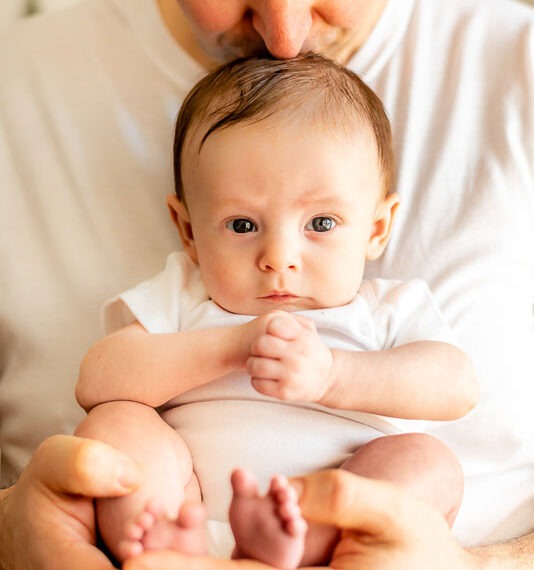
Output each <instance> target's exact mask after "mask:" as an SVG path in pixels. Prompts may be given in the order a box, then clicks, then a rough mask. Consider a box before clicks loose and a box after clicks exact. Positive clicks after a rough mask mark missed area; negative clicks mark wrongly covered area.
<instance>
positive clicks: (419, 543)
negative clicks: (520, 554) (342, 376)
mask: <svg viewBox="0 0 534 570" xmlns="http://www.w3.org/2000/svg"><path fill="white" fill-rule="evenodd" d="M292 483H293V484H294V485H295V486H296V487H297V489H298V490H299V493H300V504H301V508H302V511H303V514H304V516H305V517H306V518H307V519H308V520H310V521H314V522H317V523H322V524H327V525H335V526H337V527H338V528H340V529H341V530H342V535H341V540H340V542H339V544H338V546H337V547H336V549H335V551H334V555H333V559H332V562H331V563H330V568H337V569H339V570H356V569H357V570H399V569H403V570H428V569H429V568H432V570H451V568H454V570H490V567H487V568H486V567H484V566H480V565H479V564H478V561H477V558H476V556H475V555H473V554H472V553H469V552H467V551H465V550H464V549H462V548H461V547H460V546H459V545H458V543H457V542H456V541H455V540H454V538H453V536H452V534H451V532H450V529H449V527H448V525H447V523H446V522H445V520H444V519H443V517H442V516H441V514H440V513H438V511H437V510H435V509H434V508H433V507H432V506H430V505H429V504H427V503H425V502H423V501H420V500H418V499H416V498H415V497H414V496H413V495H410V494H409V493H408V492H406V491H404V490H401V489H400V488H398V487H395V486H393V485H391V484H389V483H384V482H381V481H376V480H370V479H365V478H361V477H358V476H356V475H353V474H351V473H348V472H346V471H343V470H330V471H322V472H318V473H313V474H311V475H308V476H305V477H302V478H298V479H292ZM527 567H528V566H524V567H523V566H518V567H517V568H516V570H519V569H521V570H522V569H523V568H527ZM497 568H499V567H496V568H495V569H493V568H491V570H497ZM508 568H515V567H513V566H512V567H503V569H502V570H508ZM185 569H187V570H267V569H270V567H269V566H265V565H263V564H259V563H257V562H253V561H248V560H235V561H228V560H218V559H214V558H209V557H188V556H183V555H179V554H177V553H169V552H156V553H148V554H146V555H143V556H140V557H139V558H137V559H133V560H130V561H128V562H127V563H126V565H125V567H124V570H185ZM270 570H272V569H270Z"/></svg>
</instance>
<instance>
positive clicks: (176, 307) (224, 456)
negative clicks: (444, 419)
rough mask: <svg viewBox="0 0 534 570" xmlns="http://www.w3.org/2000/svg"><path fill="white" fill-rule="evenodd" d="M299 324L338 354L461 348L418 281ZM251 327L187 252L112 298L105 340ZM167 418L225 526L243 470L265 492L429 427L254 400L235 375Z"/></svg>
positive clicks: (365, 295) (180, 400)
mask: <svg viewBox="0 0 534 570" xmlns="http://www.w3.org/2000/svg"><path fill="white" fill-rule="evenodd" d="M299 314H301V315H303V316H305V317H307V318H309V319H311V320H312V321H313V322H314V323H315V325H316V327H317V331H318V332H319V335H320V336H321V338H322V340H323V341H324V342H325V343H326V344H327V345H328V346H329V347H331V348H337V349H342V350H350V351H361V350H386V349H389V348H393V347H395V346H400V345H403V344H407V343H410V342H415V341H419V340H434V341H441V342H448V343H451V344H454V343H455V336H454V334H453V332H452V331H451V329H450V328H449V327H448V326H447V324H446V323H445V320H444V318H443V316H442V314H441V312H440V311H439V309H438V307H437V306H436V304H435V302H434V300H433V298H432V296H431V294H430V291H429V289H428V287H427V285H426V284H425V283H424V282H423V281H421V280H412V281H408V282H402V281H386V280H384V279H373V280H371V281H364V282H363V283H362V285H361V287H360V290H359V292H358V294H357V296H356V297H355V298H354V299H353V300H352V302H351V303H349V304H348V305H344V306H342V307H333V308H326V309H318V310H313V311H300V312H299ZM253 318H254V317H253V316H250V315H239V314H234V313H229V312H228V311H225V310H224V309H222V308H221V307H219V306H218V305H217V304H216V303H214V302H213V301H212V300H211V299H210V298H209V297H208V294H207V292H206V289H205V287H204V284H203V283H202V281H201V278H200V271H199V270H198V267H197V266H196V265H194V264H193V263H192V262H191V261H190V259H189V257H188V255H187V254H186V253H183V252H175V253H173V254H171V255H169V257H168V258H167V263H166V266H165V269H164V270H163V271H162V272H161V273H159V274H158V275H156V276H155V277H154V278H152V279H150V280H148V281H145V282H143V283H141V284H140V285H138V286H136V287H134V288H133V289H130V290H128V291H126V292H124V293H121V294H120V295H119V296H117V297H114V298H113V299H112V300H111V301H110V302H108V303H107V304H106V305H105V306H104V310H103V323H104V330H105V332H106V333H111V332H114V331H116V330H118V329H120V328H122V327H124V326H126V325H129V324H131V323H133V322H134V321H136V320H137V321H139V322H140V323H141V324H142V325H143V327H144V328H145V329H146V330H147V331H148V332H149V333H159V334H161V333H175V332H179V331H191V330H202V329H207V328H214V327H225V326H238V325H241V324H244V323H247V322H249V321H250V320H252V319H253ZM177 374H178V375H179V370H177ZM428 380H429V382H431V381H432V379H431V378H429V379H428ZM162 409H163V410H164V412H163V418H164V419H165V421H167V423H169V424H170V425H171V426H172V427H173V428H175V429H177V431H178V433H179V434H180V436H181V437H182V438H183V439H184V440H185V442H186V443H187V445H188V448H189V450H190V452H191V454H192V456H193V464H194V469H195V473H196V474H197V476H198V478H199V482H200V488H201V490H202V498H203V502H204V505H205V507H206V511H207V514H208V517H209V518H211V519H215V520H220V521H226V520H227V513H228V506H229V504H230V498H231V495H230V487H229V485H228V482H229V481H230V474H231V472H232V471H233V469H235V468H236V467H247V468H249V469H251V470H252V471H253V472H254V473H255V474H256V476H257V477H258V481H259V483H260V485H261V487H262V488H267V484H268V481H269V480H270V478H271V477H272V475H274V474H275V473H284V474H285V475H287V476H292V475H298V474H302V473H309V472H311V471H317V470H318V469H325V468H328V467H338V466H339V465H340V464H341V463H342V462H343V461H344V460H345V459H347V458H348V457H349V456H350V455H351V454H352V453H353V452H354V451H355V450H356V448H357V447H359V446H361V445H362V444H364V443H366V442H368V441H370V440H371V439H375V438H376V437H379V436H381V435H391V434H396V433H407V432H414V431H421V430H422V429H424V423H425V422H422V421H418V420H416V419H413V420H406V419H400V418H390V417H384V416H379V415H375V414H369V413H364V412H358V411H350V410H337V409H332V408H326V407H324V406H321V405H318V404H311V403H302V402H285V401H280V400H277V399H274V398H270V397H268V396H264V395H262V394H260V393H259V392H256V390H254V389H253V388H252V386H251V384H250V378H249V377H248V376H247V375H246V374H245V373H243V372H238V371H236V372H234V373H230V374H227V375H225V376H223V377H221V378H218V379H213V381H212V382H210V383H208V384H205V385H203V386H200V387H198V388H195V389H193V390H189V391H188V392H186V393H184V394H182V395H180V396H178V397H176V398H174V399H173V400H171V401H170V402H168V403H167V404H165V405H164V406H162Z"/></svg>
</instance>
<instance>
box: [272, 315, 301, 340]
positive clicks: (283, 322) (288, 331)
mask: <svg viewBox="0 0 534 570" xmlns="http://www.w3.org/2000/svg"><path fill="white" fill-rule="evenodd" d="M265 330H266V332H267V333H268V334H271V335H273V336H277V337H279V338H282V339H285V340H293V339H295V338H297V336H298V335H299V334H300V332H301V330H302V326H301V325H300V323H299V322H298V321H297V320H296V319H295V317H294V315H290V314H289V313H285V314H279V315H276V316H274V317H273V318H272V319H271V320H270V321H269V322H268V323H267V327H266V329H265Z"/></svg>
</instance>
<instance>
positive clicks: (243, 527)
mask: <svg viewBox="0 0 534 570" xmlns="http://www.w3.org/2000/svg"><path fill="white" fill-rule="evenodd" d="M232 487H233V491H234V496H233V499H232V503H231V505H230V515H229V516H230V525H231V526H232V531H233V533H234V537H235V541H236V547H235V550H234V553H233V555H232V556H233V558H253V559H255V560H259V561H261V562H265V563H267V564H271V565H272V566H276V567H277V568H283V569H286V570H292V569H293V568H297V567H298V565H299V563H300V560H301V558H302V554H303V551H304V539H305V536H306V530H307V524H306V521H305V520H304V519H303V518H302V515H301V512H300V507H299V504H298V497H297V493H296V491H295V490H294V489H293V487H291V486H290V485H289V483H288V481H287V479H285V478H284V477H273V479H272V481H271V485H270V488H269V491H268V493H267V495H266V496H264V497H262V496H260V495H259V493H258V486H257V483H256V479H255V478H254V476H253V475H252V474H251V473H249V472H248V471H244V470H242V469H236V470H235V471H234V472H233V473H232Z"/></svg>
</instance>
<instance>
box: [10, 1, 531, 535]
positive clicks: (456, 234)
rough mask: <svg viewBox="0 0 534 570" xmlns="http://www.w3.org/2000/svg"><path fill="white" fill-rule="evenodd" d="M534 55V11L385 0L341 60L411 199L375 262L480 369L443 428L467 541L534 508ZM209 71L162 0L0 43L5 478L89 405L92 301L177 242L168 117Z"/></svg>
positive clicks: (47, 25) (87, 14)
mask: <svg viewBox="0 0 534 570" xmlns="http://www.w3.org/2000/svg"><path fill="white" fill-rule="evenodd" d="M533 60H534V15H533V11H532V9H531V8H528V7H526V6H523V5H521V4H518V3H514V2H511V1H508V0H485V1H484V0H389V1H388V2H387V6H386V8H385V11H384V13H383V15H382V17H381V19H380V21H379V22H378V24H377V26H376V28H375V30H374V31H373V33H372V34H371V37H370V38H369V40H368V41H367V42H366V44H365V46H364V47H363V48H362V49H361V50H360V51H359V52H358V53H357V54H356V56H355V57H354V58H353V59H352V61H351V62H350V67H351V68H352V69H354V70H355V71H357V72H359V73H360V74H361V75H362V76H363V78H364V79H365V80H367V81H368V82H369V83H370V85H371V86H372V87H373V88H374V89H375V90H376V91H377V92H378V94H379V95H380V96H381V97H382V99H383V100H384V102H385V104H386V107H387V109H388V112H389V115H390V117H391V120H392V125H393V131H394V138H395V151H396V154H397V163H398V177H397V190H398V191H399V193H400V194H401V197H402V201H403V206H402V208H401V209H400V210H399V216H398V217H397V219H396V225H395V228H394V230H393V236H392V240H391V242H390V244H389V246H388V249H387V251H386V253H385V255H384V257H383V258H382V259H381V260H380V261H379V262H377V263H373V264H372V265H371V266H370V268H369V274H368V277H369V278H372V277H376V276H380V277H384V278H388V279H402V280H408V279H411V278H414V277H420V278H422V279H424V280H425V281H426V282H427V283H428V284H429V286H430V288H431V290H432V291H433V293H434V295H435V298H436V300H437V302H438V305H439V306H440V308H441V309H442V311H443V313H444V315H445V317H446V319H447V321H448V322H449V323H450V324H451V326H452V327H453V329H454V331H455V333H456V334H457V335H458V337H459V342H460V345H461V346H462V347H464V348H465V349H466V350H467V352H468V353H469V355H470V356H471V358H472V359H473V361H474V362H475V365H476V367H477V371H478V374H479V378H480V384H481V402H480V404H479V405H478V406H477V408H476V409H475V410H474V411H473V412H472V413H471V414H470V415H469V416H468V417H467V418H465V419H463V420H460V421H458V422H453V423H450V424H447V425H444V426H441V427H439V429H436V430H435V433H436V434H437V435H438V436H439V437H441V438H442V439H444V440H445V441H446V442H447V443H449V444H450V445H451V446H452V447H453V449H454V451H455V452H456V453H457V455H458V456H459V457H460V458H461V460H462V462H463V465H464V468H465V472H466V481H467V485H466V494H465V498H464V503H463V506H462V509H461V512H460V516H459V519H458V521H457V523H456V529H457V532H458V533H459V536H460V538H461V539H463V540H465V541H467V542H470V543H473V542H474V543H478V542H485V541H489V540H496V539H500V538H505V537H508V536H511V535H513V534H516V533H520V532H524V531H527V530H529V529H531V528H532V525H533V519H534V517H533V515H532V513H533V512H534V508H533V506H534V438H533V437H532V433H534V415H533V414H532V413H531V407H532V406H531V402H532V397H533V390H534V388H533V382H532V380H533V378H534V332H533V330H534V329H533V317H532V306H533V298H534V224H533V223H532V220H533V219H534V183H533V180H534V174H533V170H534V105H532V101H534V78H533V75H534V71H533V68H532V61H533ZM202 73H203V71H202V69H201V68H200V66H199V65H198V64H196V63H195V62H194V61H192V60H191V59H190V58H189V57H188V56H187V55H186V54H184V53H183V52H182V51H181V50H180V49H179V48H178V47H177V46H176V44H175V43H174V42H173V41H172V39H171V37H170V35H169V34H168V32H167V31H166V29H165V28H164V26H163V24H162V22H161V19H160V17H159V13H158V11H157V7H156V2H155V0H128V2H125V1H124V0H82V1H81V2H80V3H78V4H76V5H74V6H73V7H72V8H69V9H67V10H65V11H62V12H57V13H53V14H46V15H44V16H39V17H35V18H30V19H29V20H27V21H25V22H24V23H22V24H20V25H16V26H14V27H13V28H12V29H11V30H10V31H8V32H6V33H5V34H4V35H2V36H1V37H0V188H1V190H0V196H1V198H0V227H1V228H2V230H1V232H2V233H1V238H0V373H1V375H2V376H1V379H0V449H1V453H2V457H1V480H2V484H4V485H7V484H9V483H12V482H13V481H14V480H15V478H16V476H17V474H18V473H19V472H20V470H21V469H22V468H23V466H24V465H25V464H26V462H27V461H28V458H29V456H30V454H31V452H32V451H33V450H34V449H35V447H36V446H37V444H38V443H39V442H40V441H41V440H42V439H43V438H44V437H45V436H47V435H49V434H52V433H55V432H71V431H72V430H73V428H74V427H75V425H76V423H77V422H78V421H79V420H80V419H81V418H82V415H83V414H82V411H81V410H80V409H79V408H78V407H77V406H76V403H75V399H74V383H75V380H76V376H77V371H78V365H79V362H80V360H81V358H82V356H83V354H84V352H85V351H86V349H87V347H88V346H89V345H90V344H91V343H92V342H94V341H95V340H96V339H97V338H98V337H99V336H100V335H101V331H100V328H99V322H98V312H99V307H100V306H101V305H102V303H103V302H104V301H105V300H106V299H108V298H110V297H111V296H112V295H114V294H115V293H116V292H117V291H122V290H125V289H127V288H128V287H132V286H133V285H134V284H136V283H138V282H140V281H142V280H143V279H147V278H148V277H150V276H151V275H153V274H155V273H156V272H157V271H158V270H159V268H160V267H161V266H162V265H163V263H164V260H165V258H166V256H167V254H168V253H170V252H171V251H173V250H175V249H176V247H177V243H178V239H177V236H176V234H175V231H174V228H173V227H172V224H171V223H170V222H169V223H167V222H166V217H167V215H168V214H167V212H166V206H165V201H164V197H165V195H166V194H167V193H170V192H172V191H173V184H172V151H171V147H172V138H173V126H174V119H175V116H176V112H177V109H178V107H179V105H180V102H181V100H182V99H183V97H184V96H185V94H186V93H187V91H188V90H189V89H190V87H191V86H192V85H193V83H194V82H195V81H196V80H197V79H198V78H199V77H200V76H201V75H202ZM490 497H491V500H490V499H489V498H490Z"/></svg>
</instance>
